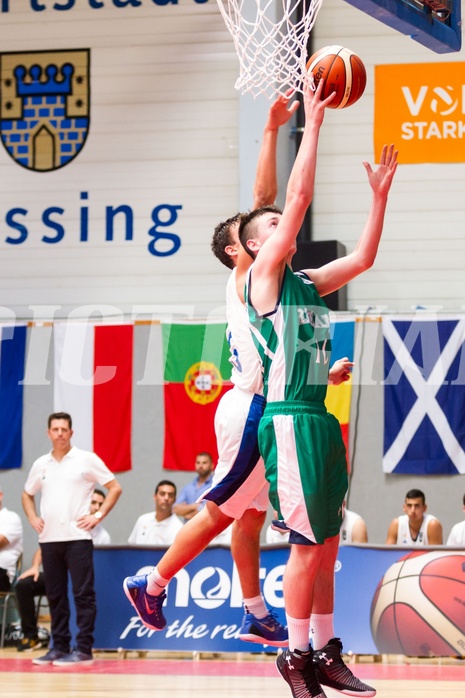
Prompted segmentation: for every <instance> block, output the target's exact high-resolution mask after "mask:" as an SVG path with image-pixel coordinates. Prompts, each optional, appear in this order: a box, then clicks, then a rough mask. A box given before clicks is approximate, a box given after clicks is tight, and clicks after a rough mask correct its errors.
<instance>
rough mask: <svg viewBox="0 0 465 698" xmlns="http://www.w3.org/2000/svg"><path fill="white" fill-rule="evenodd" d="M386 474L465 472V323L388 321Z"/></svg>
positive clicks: (385, 322) (453, 320) (454, 320)
mask: <svg viewBox="0 0 465 698" xmlns="http://www.w3.org/2000/svg"><path fill="white" fill-rule="evenodd" d="M383 337H384V456H383V470H384V472H386V473H396V474H398V473H406V474H412V475H433V474H434V475H457V474H464V473H465V352H464V343H465V319H457V318H451V319H441V320H437V319H434V320H431V319H425V320H424V319H422V320H417V319H414V320H412V319H409V320H406V319H392V318H388V317H386V318H383Z"/></svg>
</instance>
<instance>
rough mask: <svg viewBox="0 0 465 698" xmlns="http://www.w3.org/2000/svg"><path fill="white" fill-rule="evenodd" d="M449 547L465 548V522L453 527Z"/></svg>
mask: <svg viewBox="0 0 465 698" xmlns="http://www.w3.org/2000/svg"><path fill="white" fill-rule="evenodd" d="M463 511H464V512H465V494H464V495H463ZM447 545H453V546H454V547H455V548H465V520H464V521H461V522H460V523H457V524H455V526H452V529H451V532H450V533H449V538H448V539H447Z"/></svg>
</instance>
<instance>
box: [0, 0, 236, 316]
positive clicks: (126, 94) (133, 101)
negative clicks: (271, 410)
mask: <svg viewBox="0 0 465 698" xmlns="http://www.w3.org/2000/svg"><path fill="white" fill-rule="evenodd" d="M54 4H55V3H54V2H52V0H46V1H45V2H44V3H43V5H44V6H45V7H46V9H45V10H44V11H41V12H35V11H33V10H32V9H31V6H30V3H29V0H14V3H13V2H11V3H10V6H11V7H10V11H9V12H8V13H2V14H0V19H1V22H0V44H1V50H2V51H3V52H11V51H43V50H56V49H70V48H90V50H91V123H90V132H89V136H88V139H87V142H86V144H85V146H84V148H83V150H82V152H81V153H80V154H79V155H78V156H77V157H76V158H75V160H73V161H72V162H71V163H70V164H68V165H66V166H65V167H63V168H61V169H59V170H56V171H53V172H33V171H30V170H26V169H24V168H23V167H20V166H18V165H17V164H16V163H15V162H14V161H13V160H12V159H11V158H10V157H9V156H8V154H7V153H6V151H5V150H3V149H0V179H1V181H2V187H1V188H0V249H1V259H0V299H1V304H2V305H3V306H6V307H7V308H10V309H13V310H14V312H15V313H16V314H18V315H22V316H25V315H26V316H27V315H29V314H30V313H31V310H30V309H29V306H30V305H31V304H33V305H41V306H43V305H58V306H60V307H59V309H57V310H56V315H57V316H58V315H66V314H67V313H68V312H69V311H70V310H73V309H76V308H77V307H79V306H81V305H83V304H109V305H111V306H116V308H117V309H120V310H124V311H125V312H127V313H129V314H131V313H132V312H133V309H134V306H136V305H140V304H158V305H159V304H161V303H163V304H166V303H181V304H186V303H188V304H189V305H190V306H192V308H193V311H191V312H194V313H195V314H198V315H202V314H205V313H206V312H207V311H208V310H210V309H211V308H214V307H216V306H218V304H220V303H221V304H222V303H223V294H224V278H225V274H224V272H223V270H222V269H221V267H220V266H219V265H218V263H217V262H216V260H215V259H214V258H213V255H212V254H211V253H210V250H209V242H210V237H211V233H212V230H213V227H214V225H215V224H216V223H217V222H218V220H219V219H221V218H222V217H223V216H224V215H225V214H226V215H229V211H235V210H236V208H237V201H238V174H237V150H238V148H237V133H238V96H237V93H236V92H235V90H234V87H233V85H234V80H235V73H236V62H237V58H236V54H235V53H234V49H233V46H232V43H231V41H230V38H229V34H228V32H227V30H226V28H225V27H224V23H223V20H222V18H221V16H220V14H219V12H218V9H217V6H216V3H214V2H211V1H210V2H207V3H205V4H198V3H197V2H195V0H182V1H181V2H180V3H179V5H167V6H157V5H156V4H154V2H152V0H144V1H143V3H142V5H140V6H138V7H131V6H128V7H124V8H117V7H115V6H114V5H113V4H112V2H111V1H110V0H106V1H105V6H104V8H102V9H93V8H92V7H91V6H89V5H88V4H87V3H86V2H79V7H77V6H76V7H72V9H69V10H67V11H57V10H55V9H54ZM56 4H61V5H63V3H56ZM68 4H69V3H68ZM80 192H88V195H89V198H88V201H87V202H86V203H87V205H88V207H89V220H90V232H89V240H88V242H86V243H84V242H80V241H79V216H80V208H81V204H83V203H84V202H82V201H81V199H80ZM121 204H126V205H128V206H130V207H131V208H132V210H133V212H134V215H135V231H134V239H133V240H132V241H125V240H124V239H123V238H124V235H123V229H122V226H119V227H118V226H116V231H117V232H116V233H115V239H114V240H113V241H112V242H110V241H105V225H104V216H105V207H106V206H119V205H121ZM160 204H170V205H176V206H182V210H180V211H179V212H178V219H177V221H176V223H175V224H174V225H172V226H171V227H170V228H169V229H168V232H173V233H175V234H176V235H178V236H179V237H180V238H181V243H182V244H181V248H180V250H179V252H177V253H176V254H174V255H172V256H167V257H155V256H153V255H152V254H150V253H149V251H148V249H147V248H148V245H149V243H150V240H151V238H150V237H149V235H148V231H149V229H150V228H151V227H152V226H153V222H152V221H151V212H152V209H153V208H154V207H155V206H158V205H160ZM51 206H57V207H61V208H63V209H64V211H65V212H64V214H63V215H62V216H61V217H60V220H61V222H62V224H63V226H64V227H65V230H66V233H65V236H64V239H63V240H62V241H61V242H59V243H57V244H54V245H52V244H46V243H44V242H43V241H42V240H41V238H42V236H43V234H44V233H45V232H47V230H46V228H44V225H43V223H42V221H41V216H42V213H43V211H44V210H45V209H46V208H48V207H51ZM17 207H20V208H24V209H27V211H28V214H27V216H25V217H22V218H21V220H23V221H24V224H25V225H26V226H27V228H28V231H29V235H28V238H27V240H26V241H25V242H24V243H22V244H19V245H12V244H8V243H7V242H5V238H6V237H7V236H8V234H9V233H10V234H11V233H12V230H11V228H8V226H7V225H6V223H5V222H4V220H5V215H6V212H7V211H8V210H11V209H12V208H17ZM48 232H49V233H50V230H49V231H48ZM37 312H38V311H37ZM41 312H42V314H47V313H50V312H51V311H49V310H46V309H45V310H44V309H42V310H41ZM110 312H111V311H110ZM3 314H6V311H5V312H4V313H3Z"/></svg>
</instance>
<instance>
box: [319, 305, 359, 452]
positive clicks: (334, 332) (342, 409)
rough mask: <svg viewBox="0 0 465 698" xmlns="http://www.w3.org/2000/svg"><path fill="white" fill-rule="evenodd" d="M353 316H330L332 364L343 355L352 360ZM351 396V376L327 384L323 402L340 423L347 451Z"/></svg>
mask: <svg viewBox="0 0 465 698" xmlns="http://www.w3.org/2000/svg"><path fill="white" fill-rule="evenodd" d="M354 335H355V322H354V318H351V319H346V318H335V317H334V316H331V361H330V367H332V366H333V364H334V362H335V361H337V359H343V358H344V357H345V356H346V357H347V358H348V359H349V361H353V360H354ZM351 397H352V378H350V379H349V380H348V381H347V382H346V383H342V384H341V385H328V392H327V393H326V400H325V404H326V407H327V410H328V412H331V414H333V415H334V416H335V417H336V418H337V419H338V421H339V424H340V425H341V431H342V438H343V439H344V443H345V446H346V451H347V453H349V420H350V400H351Z"/></svg>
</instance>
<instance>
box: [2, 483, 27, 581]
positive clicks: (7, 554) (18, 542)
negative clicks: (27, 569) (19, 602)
mask: <svg viewBox="0 0 465 698" xmlns="http://www.w3.org/2000/svg"><path fill="white" fill-rule="evenodd" d="M22 552H23V524H22V523H21V519H20V518H19V516H18V514H16V513H15V512H14V511H10V510H9V509H7V508H6V507H4V506H3V490H2V487H1V485H0V591H10V589H11V583H12V581H13V579H14V576H15V572H16V565H17V562H18V558H19V556H20V555H21V554H22Z"/></svg>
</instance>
